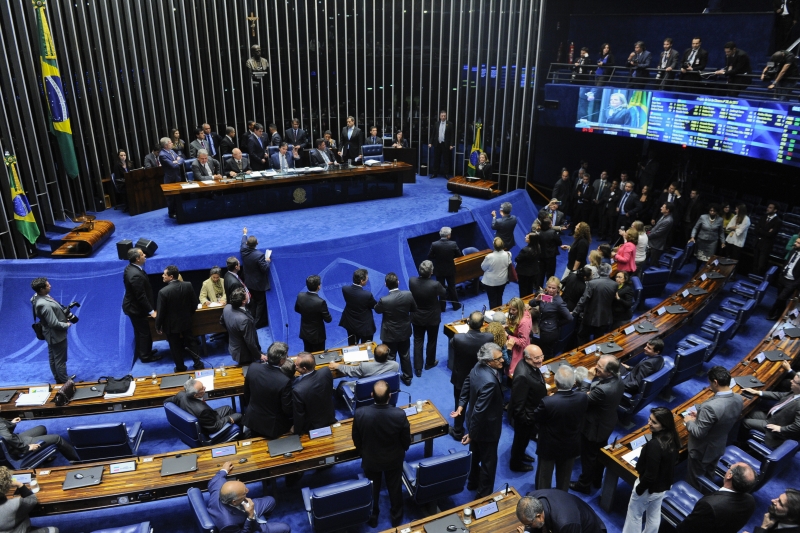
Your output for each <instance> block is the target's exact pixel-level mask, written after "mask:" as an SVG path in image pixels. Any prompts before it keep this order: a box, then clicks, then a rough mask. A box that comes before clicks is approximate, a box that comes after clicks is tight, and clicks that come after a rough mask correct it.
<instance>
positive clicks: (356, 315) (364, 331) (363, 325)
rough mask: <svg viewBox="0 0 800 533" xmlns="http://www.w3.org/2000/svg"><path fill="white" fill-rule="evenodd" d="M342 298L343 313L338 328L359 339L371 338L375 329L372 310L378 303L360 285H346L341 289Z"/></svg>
mask: <svg viewBox="0 0 800 533" xmlns="http://www.w3.org/2000/svg"><path fill="white" fill-rule="evenodd" d="M342 296H343V297H344V311H342V318H341V319H339V326H340V327H343V328H344V329H346V330H347V331H352V332H354V333H356V334H357V335H358V336H359V337H371V336H373V335H374V334H375V329H376V328H375V317H374V316H373V315H372V310H373V309H374V308H375V305H377V303H378V302H376V301H375V297H374V296H373V295H372V293H371V292H370V291H368V290H367V289H365V288H363V287H361V286H360V285H346V286H344V287H342Z"/></svg>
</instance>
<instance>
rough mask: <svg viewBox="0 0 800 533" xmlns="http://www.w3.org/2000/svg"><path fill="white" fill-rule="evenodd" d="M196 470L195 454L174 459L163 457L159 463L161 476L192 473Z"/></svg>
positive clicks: (187, 454)
mask: <svg viewBox="0 0 800 533" xmlns="http://www.w3.org/2000/svg"><path fill="white" fill-rule="evenodd" d="M195 470H197V454H196V453H185V454H182V455H176V456H175V457H165V458H164V460H163V461H161V476H162V477H163V476H172V475H174V474H183V473H184V472H194V471H195Z"/></svg>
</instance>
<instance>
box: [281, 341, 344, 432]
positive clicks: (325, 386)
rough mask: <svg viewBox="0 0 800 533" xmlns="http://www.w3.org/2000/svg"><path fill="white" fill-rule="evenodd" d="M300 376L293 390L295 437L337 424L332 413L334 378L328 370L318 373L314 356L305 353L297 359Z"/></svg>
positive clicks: (321, 370) (321, 369)
mask: <svg viewBox="0 0 800 533" xmlns="http://www.w3.org/2000/svg"><path fill="white" fill-rule="evenodd" d="M295 363H296V364H297V371H298V372H300V377H298V378H297V379H296V380H295V382H294V388H293V389H292V405H293V412H294V433H295V434H296V435H302V434H304V433H308V432H309V431H311V430H312V429H319V428H322V427H325V426H330V425H331V424H335V423H336V415H335V414H334V412H333V374H331V371H330V369H329V368H327V367H323V368H320V369H319V370H316V361H315V360H314V356H313V355H311V354H310V353H308V352H302V353H300V354H298V356H297V357H296V358H295Z"/></svg>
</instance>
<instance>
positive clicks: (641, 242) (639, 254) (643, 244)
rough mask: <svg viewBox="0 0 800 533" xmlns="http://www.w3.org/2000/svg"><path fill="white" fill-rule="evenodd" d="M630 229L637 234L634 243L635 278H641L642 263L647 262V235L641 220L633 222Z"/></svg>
mask: <svg viewBox="0 0 800 533" xmlns="http://www.w3.org/2000/svg"><path fill="white" fill-rule="evenodd" d="M631 227H632V228H633V229H635V230H636V231H637V232H638V234H639V239H638V241H637V242H636V276H641V274H642V271H643V270H644V263H645V261H647V241H648V237H647V233H646V232H645V231H644V223H643V222H642V221H641V220H635V221H634V222H633V224H631Z"/></svg>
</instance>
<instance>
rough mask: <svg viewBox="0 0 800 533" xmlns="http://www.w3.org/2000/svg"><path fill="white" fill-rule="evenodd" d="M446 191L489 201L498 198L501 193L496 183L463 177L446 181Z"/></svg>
mask: <svg viewBox="0 0 800 533" xmlns="http://www.w3.org/2000/svg"><path fill="white" fill-rule="evenodd" d="M447 190H448V191H451V192H454V193H458V194H463V195H464V196H474V197H476V198H483V199H489V198H494V197H495V196H499V195H500V193H501V192H502V191H501V190H500V189H499V186H498V183H497V182H496V181H490V180H481V179H477V178H470V177H465V176H455V177H452V178H450V179H449V180H447Z"/></svg>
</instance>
